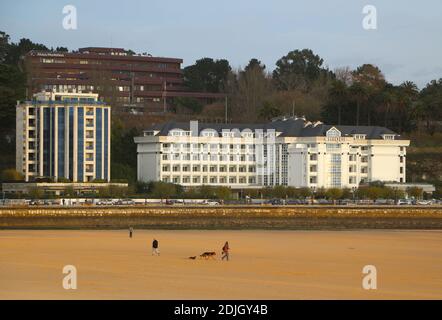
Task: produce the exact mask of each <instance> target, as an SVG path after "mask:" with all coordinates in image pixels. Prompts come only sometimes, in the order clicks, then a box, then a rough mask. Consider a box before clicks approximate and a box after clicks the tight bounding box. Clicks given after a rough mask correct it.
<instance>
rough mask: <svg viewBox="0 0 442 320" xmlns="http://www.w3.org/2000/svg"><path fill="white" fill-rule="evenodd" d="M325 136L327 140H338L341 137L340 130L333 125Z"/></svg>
mask: <svg viewBox="0 0 442 320" xmlns="http://www.w3.org/2000/svg"><path fill="white" fill-rule="evenodd" d="M326 137H327V138H328V139H329V140H339V139H340V138H341V131H339V130H338V129H336V128H335V127H333V128H331V129H329V130H328V131H327V133H326Z"/></svg>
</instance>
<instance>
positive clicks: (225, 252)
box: [221, 241, 230, 261]
mask: <svg viewBox="0 0 442 320" xmlns="http://www.w3.org/2000/svg"><path fill="white" fill-rule="evenodd" d="M229 250H230V248H229V242H228V241H226V243H225V244H224V247H223V257H222V259H221V260H224V259H227V261H229Z"/></svg>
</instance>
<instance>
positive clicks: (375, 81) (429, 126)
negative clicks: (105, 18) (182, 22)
mask: <svg viewBox="0 0 442 320" xmlns="http://www.w3.org/2000/svg"><path fill="white" fill-rule="evenodd" d="M33 49H38V50H52V51H68V48H65V47H56V48H55V49H53V48H48V47H47V46H45V45H43V44H38V43H33V42H32V41H31V40H29V39H21V40H20V41H18V42H17V43H13V42H11V41H10V37H9V36H8V35H7V34H6V33H4V32H0V170H4V169H11V168H14V167H15V164H14V161H15V105H16V101H17V100H23V99H25V96H26V70H24V69H23V68H22V67H21V65H22V64H21V63H20V61H21V57H22V55H23V54H25V53H27V52H28V51H30V50H33ZM326 65H327V64H326V61H325V59H324V58H322V57H320V56H318V55H317V54H315V53H314V52H313V51H312V50H310V49H296V50H293V51H290V52H288V53H287V54H285V55H283V56H282V57H281V58H280V59H278V60H277V61H276V62H275V66H276V67H275V68H274V70H271V69H270V68H268V67H267V66H265V65H264V64H263V63H262V62H261V61H260V60H259V59H257V58H252V59H250V61H249V62H248V63H247V64H246V65H245V67H244V68H240V69H236V70H235V69H233V68H232V67H231V66H230V63H229V61H228V60H226V59H219V60H215V59H212V58H208V57H204V58H201V59H199V60H197V61H196V62H195V63H194V64H193V65H190V66H188V67H186V68H184V70H183V73H184V81H185V85H186V86H187V87H188V88H190V89H191V90H195V91H199V92H213V93H225V94H226V96H227V106H228V110H227V111H228V112H227V114H228V121H230V122H261V121H267V120H269V119H271V118H273V117H275V116H279V115H292V114H294V115H298V116H305V117H306V118H307V119H309V120H320V121H322V122H324V123H329V124H342V125H376V126H385V127H388V128H390V129H392V130H394V131H396V132H398V133H399V134H401V135H403V136H406V137H408V138H410V139H411V140H412V146H411V148H410V149H409V152H408V157H407V158H408V159H407V163H408V168H407V179H408V180H409V181H413V182H422V181H425V182H431V183H435V184H437V185H439V186H440V185H441V180H442V167H441V161H440V159H441V154H442V130H441V128H442V78H441V79H434V80H432V81H430V82H429V83H428V84H427V85H426V86H425V87H424V88H422V89H421V90H419V88H418V87H417V86H416V84H414V83H413V82H412V81H404V82H403V83H401V84H398V85H395V84H392V83H389V82H388V81H387V80H386V79H385V75H384V74H383V73H382V70H380V68H379V67H378V66H375V65H372V64H368V63H367V64H363V65H361V66H359V67H357V68H355V69H351V68H350V67H341V68H338V69H335V70H330V69H329V68H328V67H327V66H326ZM224 113H225V110H224V102H222V103H221V102H220V103H219V104H218V105H216V104H214V105H208V106H204V105H201V103H199V102H198V101H196V100H193V99H188V98H186V99H177V100H176V101H174V102H173V108H171V112H169V113H168V114H164V115H148V114H145V115H143V116H139V115H114V116H113V127H112V128H113V129H112V178H113V179H128V180H129V181H131V182H135V179H136V148H135V144H134V143H132V141H133V140H132V138H133V137H134V136H136V135H137V134H139V133H140V132H141V130H142V129H144V128H146V127H148V126H150V125H151V124H152V123H158V122H162V121H167V120H171V119H174V120H180V121H186V120H190V119H213V118H217V119H224Z"/></svg>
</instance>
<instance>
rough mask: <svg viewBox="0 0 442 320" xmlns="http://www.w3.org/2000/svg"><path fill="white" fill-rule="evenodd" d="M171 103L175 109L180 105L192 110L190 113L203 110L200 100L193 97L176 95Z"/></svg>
mask: <svg viewBox="0 0 442 320" xmlns="http://www.w3.org/2000/svg"><path fill="white" fill-rule="evenodd" d="M172 104H173V105H174V106H175V109H176V108H177V107H182V108H186V109H188V110H190V111H192V113H195V114H198V113H201V111H202V110H203V105H202V104H201V102H199V101H198V100H197V99H194V98H188V97H177V98H174V99H173V101H172Z"/></svg>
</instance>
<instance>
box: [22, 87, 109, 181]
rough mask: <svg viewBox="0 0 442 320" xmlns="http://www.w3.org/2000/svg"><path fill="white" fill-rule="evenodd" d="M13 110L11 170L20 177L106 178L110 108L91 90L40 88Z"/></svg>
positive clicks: (30, 178)
mask: <svg viewBox="0 0 442 320" xmlns="http://www.w3.org/2000/svg"><path fill="white" fill-rule="evenodd" d="M16 113H17V117H16V120H17V123H16V129H17V130H16V169H17V171H18V172H21V173H22V174H23V175H24V176H25V181H31V180H33V179H34V178H37V177H51V178H54V179H55V180H56V181H57V180H58V179H60V178H64V179H69V180H70V181H72V182H90V181H93V180H106V181H109V180H110V136H111V134H110V132H111V131H110V129H111V127H110V126H111V110H110V107H109V106H108V105H105V104H103V103H101V102H100V101H98V95H97V94H81V93H47V92H42V93H39V94H36V95H34V100H32V101H27V102H24V103H21V104H18V105H17V109H16Z"/></svg>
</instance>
